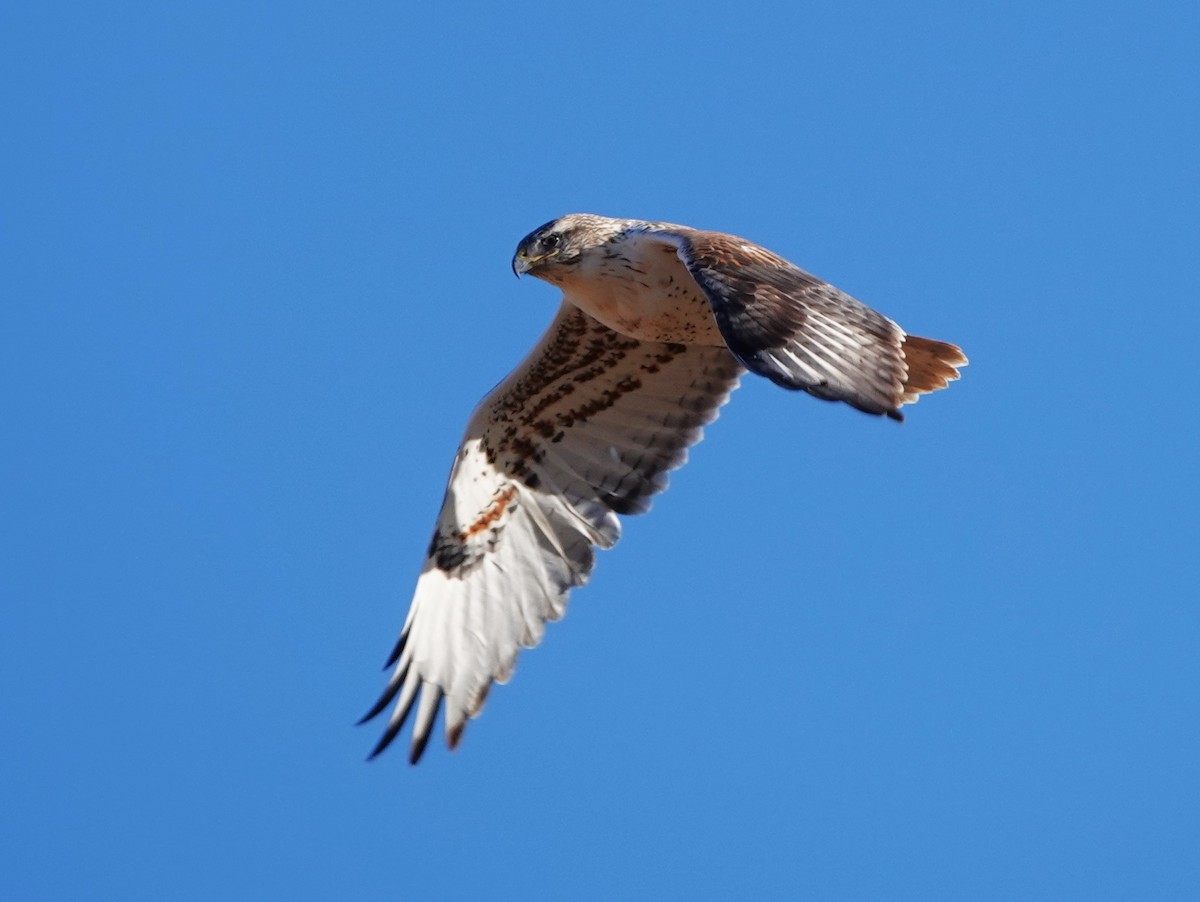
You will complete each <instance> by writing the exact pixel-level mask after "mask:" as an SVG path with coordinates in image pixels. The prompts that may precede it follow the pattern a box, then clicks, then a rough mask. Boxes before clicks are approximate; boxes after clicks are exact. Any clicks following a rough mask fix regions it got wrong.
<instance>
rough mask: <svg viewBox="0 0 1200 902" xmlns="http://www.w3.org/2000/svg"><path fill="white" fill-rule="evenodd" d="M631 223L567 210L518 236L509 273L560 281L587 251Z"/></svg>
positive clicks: (594, 248) (600, 244)
mask: <svg viewBox="0 0 1200 902" xmlns="http://www.w3.org/2000/svg"><path fill="white" fill-rule="evenodd" d="M632 224H634V223H633V220H627V219H609V218H608V217H606V216H594V215H593V214H591V213H570V214H568V215H567V216H563V217H560V218H559V219H554V220H551V221H550V222H548V223H546V224H545V225H543V226H539V227H538V228H536V229H534V230H533V231H532V232H530V233H529V234H528V235H526V236H525V237H524V238H522V239H521V243H520V244H518V245H517V252H516V254H514V255H513V259H512V268H513V272H514V273H516V274H517V275H518V276H522V275H524V274H525V273H532V274H533V275H535V276H537V277H538V278H539V279H545V280H546V281H547V282H553V283H555V284H561V283H562V281H563V280H564V279H565V278H567V277H568V276H569V275H570V273H571V270H572V269H573V268H574V267H575V266H576V265H577V264H578V263H579V262H580V260H582V259H584V257H586V256H587V255H588V254H589V252H591V251H596V250H599V249H600V248H602V247H603V246H604V245H605V244H606V243H607V242H608V241H610V240H611V239H612V238H614V237H616V236H617V235H620V234H621V233H622V232H624V231H625V230H626V229H627V228H629V226H630V225H632Z"/></svg>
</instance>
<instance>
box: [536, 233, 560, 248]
mask: <svg viewBox="0 0 1200 902" xmlns="http://www.w3.org/2000/svg"><path fill="white" fill-rule="evenodd" d="M561 241H562V236H561V235H543V236H542V237H541V238H540V239H538V244H540V245H541V246H542V247H543V248H544V249H545V250H553V249H554V248H556V247H558V245H559V243H560V242H561Z"/></svg>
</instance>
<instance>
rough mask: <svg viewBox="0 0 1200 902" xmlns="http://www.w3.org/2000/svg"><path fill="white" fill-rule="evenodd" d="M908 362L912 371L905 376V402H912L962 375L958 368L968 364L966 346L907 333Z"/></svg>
mask: <svg viewBox="0 0 1200 902" xmlns="http://www.w3.org/2000/svg"><path fill="white" fill-rule="evenodd" d="M904 362H905V363H906V364H907V365H908V374H907V375H906V376H905V377H904V395H903V400H901V402H900V403H901V404H912V403H914V402H915V401H916V400H917V399H918V398H919V397H920V396H921V395H923V394H926V393H927V392H931V391H937V390H938V389H941V388H945V387H946V386H947V385H949V384H950V383H951V382H953V381H954V380H955V379H957V378H958V368H959V367H960V366H966V365H967V358H966V356H965V355H964V354H963V352H962V349H961V348H959V347H958V346H956V345H952V344H949V343H948V342H945V341H936V340H934V339H932V338H921V337H920V336H919V335H906V336H905V337H904Z"/></svg>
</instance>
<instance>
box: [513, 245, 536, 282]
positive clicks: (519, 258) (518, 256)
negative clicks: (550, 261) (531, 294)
mask: <svg viewBox="0 0 1200 902" xmlns="http://www.w3.org/2000/svg"><path fill="white" fill-rule="evenodd" d="M533 263H534V261H532V260H530V259H529V258H528V257H527V256H525V252H524V251H523V250H518V251H517V252H516V253H515V254H513V258H512V270H513V275H514V276H516V277H517V278H518V279H519V278H521V276H523V275H525V273H527V272H529V270H530V269H531V268H532V266H533Z"/></svg>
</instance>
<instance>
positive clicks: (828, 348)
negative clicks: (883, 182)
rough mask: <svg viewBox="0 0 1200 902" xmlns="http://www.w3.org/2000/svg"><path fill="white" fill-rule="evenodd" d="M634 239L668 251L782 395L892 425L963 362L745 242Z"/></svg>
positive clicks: (678, 236) (671, 234)
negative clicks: (880, 417) (845, 407)
mask: <svg viewBox="0 0 1200 902" xmlns="http://www.w3.org/2000/svg"><path fill="white" fill-rule="evenodd" d="M642 234H643V236H644V237H645V238H647V239H649V240H656V241H665V242H668V243H669V244H671V245H673V246H674V247H675V249H676V253H677V254H678V255H679V258H680V260H682V261H683V264H684V266H686V267H687V270H688V272H689V273H690V274H691V276H692V278H693V279H695V281H696V283H697V284H698V285H699V286H700V289H701V290H702V291H703V292H704V295H705V297H707V298H708V301H709V303H710V304H711V305H712V309H713V314H714V316H715V317H716V321H717V327H718V328H719V329H720V330H721V335H722V337H723V338H724V339H725V341H726V343H727V344H728V345H729V349H730V350H731V351H732V352H733V353H734V355H736V356H737V358H738V360H740V361H741V362H742V363H743V364H745V366H746V368H747V369H749V370H751V371H753V372H755V373H758V374H759V375H760V376H766V377H767V378H768V379H770V380H771V381H772V382H775V383H777V384H778V385H782V386H784V387H785V388H791V389H801V390H803V391H806V392H808V393H809V394H811V395H815V396H816V397H818V398H823V399H825V400H829V401H845V402H846V403H847V404H850V405H852V406H853V407H857V408H858V409H859V410H863V411H866V412H867V413H874V414H887V415H888V416H889V417H892V418H893V419H897V420H900V419H903V416H902V415H901V414H900V407H901V406H902V405H904V404H910V403H913V402H914V401H916V400H917V398H918V396H919V395H921V394H924V393H925V392H930V391H936V390H937V389H939V388H945V387H946V386H947V385H948V384H949V383H950V382H951V381H953V380H954V379H957V378H958V369H957V367H959V366H963V365H965V364H966V362H967V358H966V357H965V356H963V353H962V351H961V350H960V349H959V348H957V347H955V346H954V345H952V344H947V343H946V342H941V341H934V340H932V339H928V338H920V337H919V336H915V335H906V334H905V332H904V330H903V329H901V328H900V327H899V326H898V325H896V323H894V322H892V321H891V320H890V319H888V318H887V317H886V316H884V315H883V314H881V313H878V312H877V311H875V310H872V309H871V308H870V307H868V306H867V305H866V304H863V303H862V302H861V301H858V300H855V299H854V298H852V297H851V296H850V295H848V294H846V293H845V292H843V291H839V290H838V289H837V288H834V287H833V286H832V285H830V284H829V283H828V282H824V281H822V280H821V279H818V278H817V277H816V276H813V275H811V274H809V273H807V272H805V271H804V270H802V269H800V268H799V267H798V266H795V265H794V264H792V263H790V262H788V261H787V260H785V259H783V258H782V257H780V256H778V255H777V254H773V253H771V252H770V251H769V250H767V249H766V248H763V247H760V246H758V245H757V244H753V243H752V242H749V241H746V240H745V239H742V238H737V237H735V236H733V235H726V234H723V233H721V232H707V231H700V230H698V229H689V228H685V227H682V226H667V225H662V226H652V227H651V228H649V229H647V230H645V231H643V232H642Z"/></svg>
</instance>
